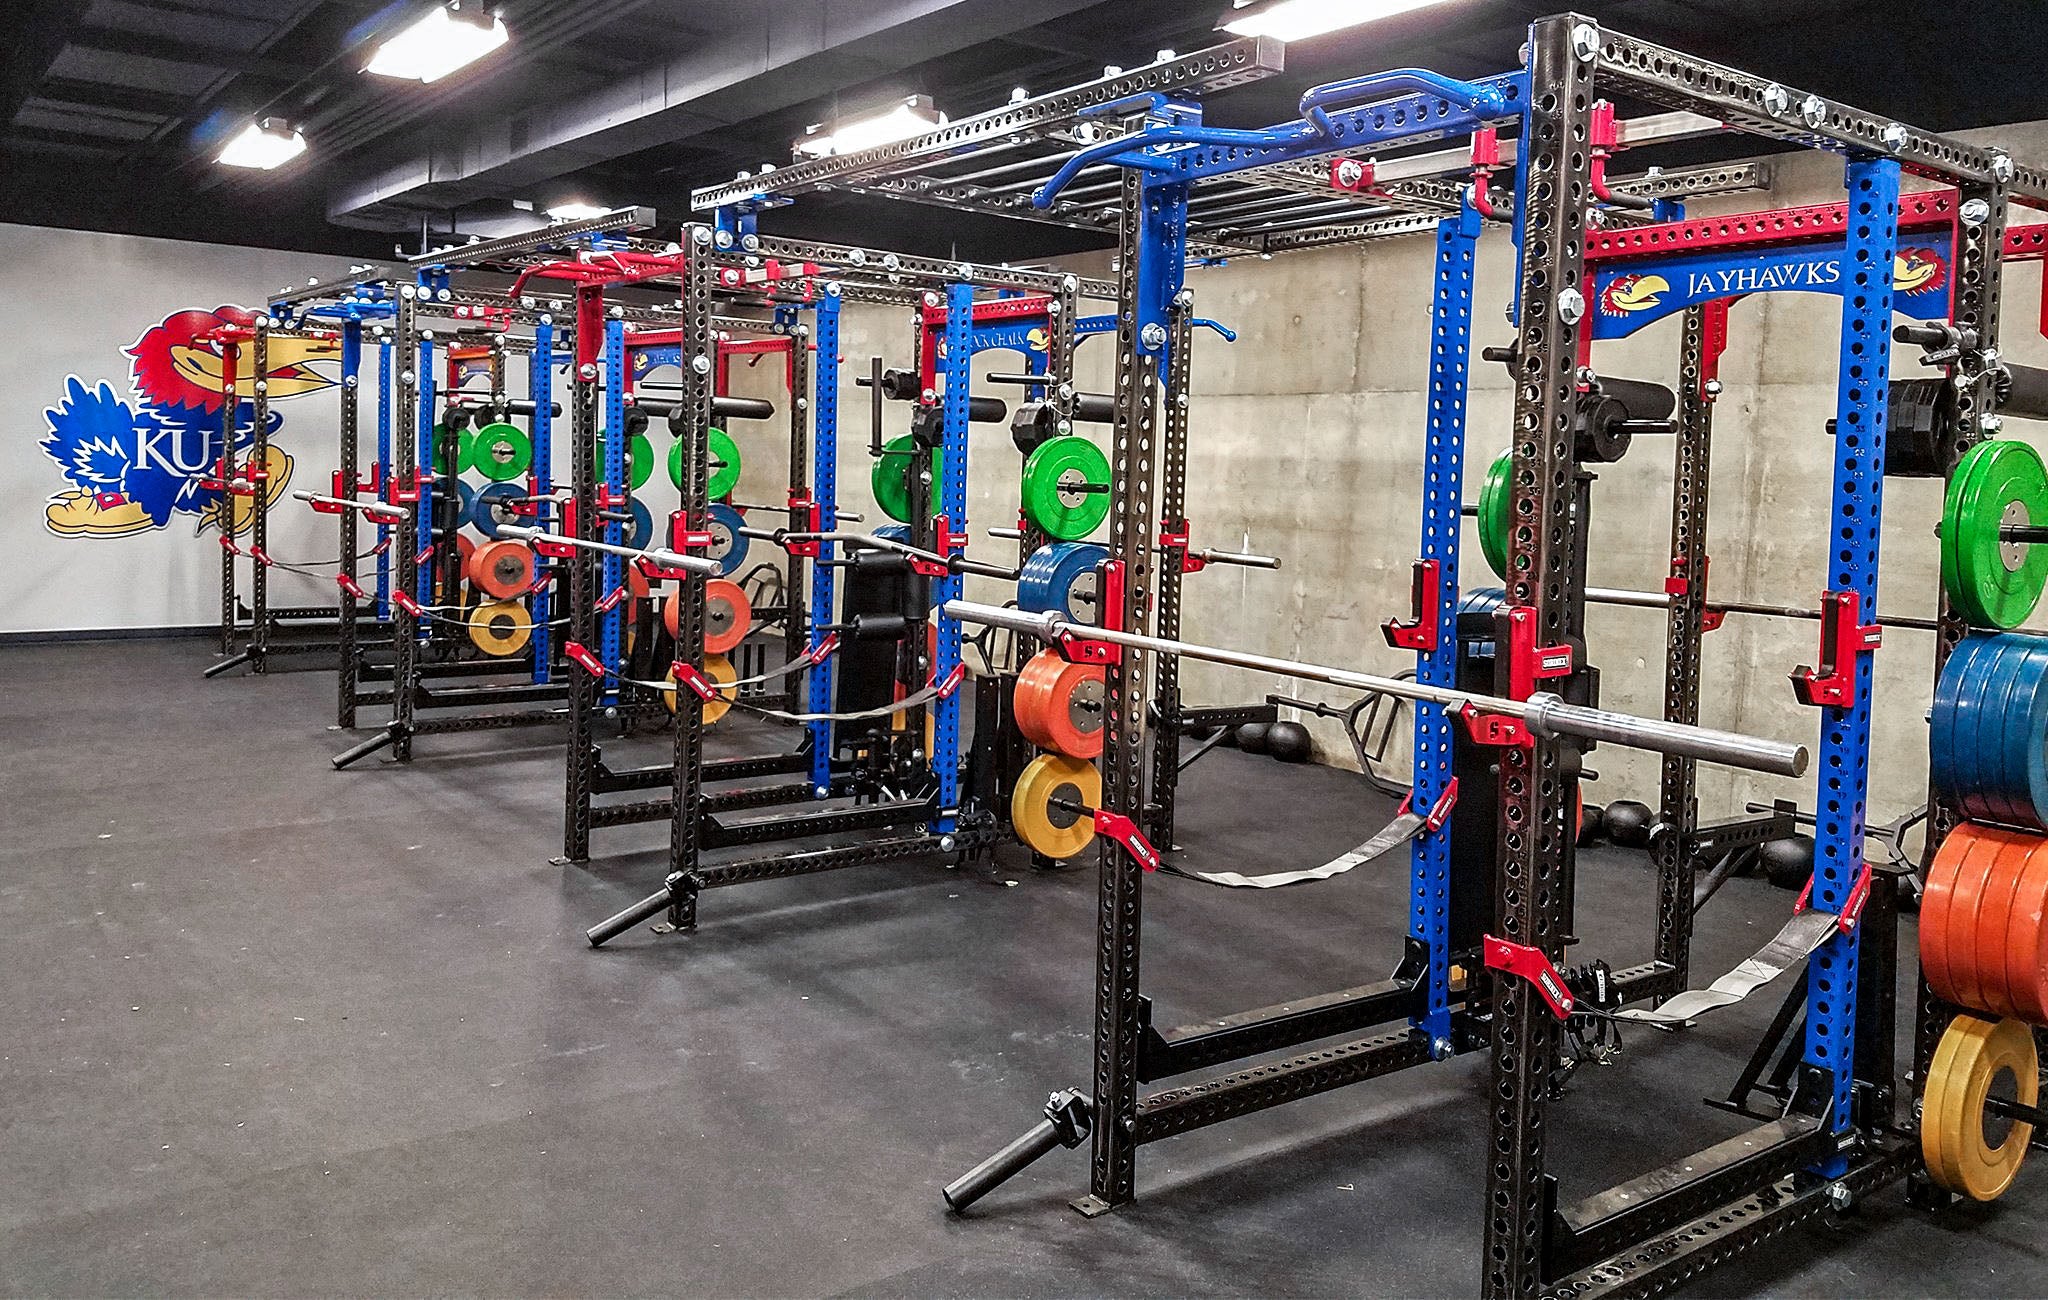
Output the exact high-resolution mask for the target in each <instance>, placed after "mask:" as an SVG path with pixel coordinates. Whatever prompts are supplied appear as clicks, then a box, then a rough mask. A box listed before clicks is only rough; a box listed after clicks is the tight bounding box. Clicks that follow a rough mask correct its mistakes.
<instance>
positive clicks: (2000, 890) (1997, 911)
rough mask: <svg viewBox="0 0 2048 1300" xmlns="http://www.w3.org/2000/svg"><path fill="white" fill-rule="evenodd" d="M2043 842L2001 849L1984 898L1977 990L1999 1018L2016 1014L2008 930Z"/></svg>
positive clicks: (2028, 842) (2024, 843) (1979, 927)
mask: <svg viewBox="0 0 2048 1300" xmlns="http://www.w3.org/2000/svg"><path fill="white" fill-rule="evenodd" d="M2039 844H2040V841H2038V840H2031V839H2030V840H2027V841H2021V842H2015V843H2012V844H2008V845H2006V846H2005V848H2004V849H2002V850H2000V852H1999V854H1998V860H1997V863H1996V865H1995V866H1994V867H1993V868H1992V872H1991V881H1990V886H1989V891H1988V892H1987V893H1986V894H1985V896H1984V910H1983V912H1982V913H1981V914H1980V915H1979V916H1978V918H1977V938H1976V967H1977V991H1978V994H1979V995H1980V996H1981V997H1982V998H1983V999H1984V1006H1985V1009H1986V1010H1988V1011H1990V1012H1991V1013H1992V1014H1993V1015H1997V1016H2010V1015H2012V1014H2013V1001H2012V991H2011V987H2010V983H2011V981H2010V979H2009V978H2008V976H2007V974H2006V971H2007V967H2008V965H2009V964H2010V963H2009V962H2008V960H2007V958H2008V957H2009V955H2010V953H2009V949H2008V947H2007V945H2008V943H2009V939H2008V937H2007V936H2008V930H2009V927H2010V926H2011V924H2012V913H2013V906H2014V904H2015V902H2017V900H2018V898H2019V893H2020V890H2021V888H2022V887H2023V884H2024V882H2025V880H2026V876H2027V871H2028V869H2029V868H2030V867H2031V866H2033V861H2034V856H2035V855H2034V850H2035V849H2036V848H2037V847H2039Z"/></svg>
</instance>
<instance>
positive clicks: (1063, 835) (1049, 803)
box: [1010, 754, 1102, 859]
mask: <svg viewBox="0 0 2048 1300" xmlns="http://www.w3.org/2000/svg"><path fill="white" fill-rule="evenodd" d="M1101 805H1102V774H1101V773H1100V772H1097V771H1096V770H1095V765H1094V764H1093V763H1090V762H1087V761H1085V760H1083V759H1078V758H1068V757H1067V756H1066V755H1064V754H1040V755H1039V756H1038V757H1037V758H1034V759H1032V760H1031V761H1030V762H1029V763H1026V764H1025V765H1024V770H1023V771H1022V772H1021V773H1019V774H1018V776H1017V788H1016V789H1015V790H1014V791H1012V792H1011V794H1010V828H1011V829H1012V830H1014V831H1016V832H1017V838H1018V839H1020V840H1023V841H1024V843H1025V845H1026V846H1027V847H1029V848H1030V849H1031V850H1032V851H1033V852H1036V853H1042V854H1044V855H1045V856H1046V857H1048V858H1060V859H1066V858H1071V857H1073V856H1075V855H1076V854H1078V853H1080V852H1081V850H1083V849H1085V848H1087V847H1088V846H1089V844H1091V843H1092V842H1094V839H1095V817H1094V814H1093V811H1092V810H1093V809H1095V808H1099V807H1101Z"/></svg>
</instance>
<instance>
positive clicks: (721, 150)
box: [0, 0, 2048, 257]
mask: <svg viewBox="0 0 2048 1300" xmlns="http://www.w3.org/2000/svg"><path fill="white" fill-rule="evenodd" d="M421 3H423V0H11V3H10V4H9V5H8V17H9V18H10V19H11V20H12V21H11V23H10V24H9V28H10V31H9V36H10V38H11V39H10V41H9V43H8V44H7V45H6V46H5V47H4V48H0V220H5V221H16V222H29V223H35V224H43V225H58V226H71V227H80V228H87V229H102V230H117V231H127V232H132V233H139V234H153V235H165V236H171V237H176V238H187V239H207V240H216V241H220V242H228V243H244V244H251V245H261V246H269V247H283V248H303V249H310V250H317V251H326V252H335V253H344V254H349V255H364V256H373V255H385V254H388V253H390V252H391V250H392V245H393V242H394V238H395V237H396V236H395V234H394V232H393V231H392V230H388V229H387V230H381V231H380V230H364V229H356V228H351V227H349V226H345V225H339V224H335V223H333V222H330V221H329V219H328V211H329V203H330V198H331V196H332V195H333V194H334V192H335V191H336V189H337V188H338V187H339V186H341V185H343V184H344V183H346V182H348V181H350V180H356V181H360V180H361V178H362V177H364V176H366V175H371V174H374V173H375V172H376V171H377V170H378V169H379V168H382V167H384V166H387V165H390V163H391V162H392V161H393V160H394V159H398V158H401V157H403V156H405V155H406V153H407V151H409V150H410V151H415V152H416V151H418V150H419V149H421V148H422V145H421V143H420V142H421V141H422V140H431V141H437V142H446V141H459V140H460V139H461V138H462V137H463V133H464V132H466V131H471V130H474V129H477V128H479V127H481V126H483V125H485V124H488V123H490V122H492V121H494V120H501V119H503V118H505V117H506V116H507V115H508V114H512V113H516V112H519V111H521V110H522V109H523V108H525V107H527V106H530V105H532V104H533V103H535V102H536V101H537V100H543V101H549V102H560V101H566V100H570V99H573V98H575V97H577V96H580V95H587V94H590V93H593V92H598V91H601V90H603V89H604V88H605V87H607V86H610V85H614V84H617V83H621V82H624V81H625V80H626V79H629V78H631V77H633V76H634V75H635V74H638V73H646V72H648V71H649V70H651V69H655V68H658V67H660V66H661V65H662V64H663V63H665V62H666V61H667V60H669V59H671V58H674V57H676V56H678V55H679V54H681V53H683V52H685V51H687V50H688V49H689V48H690V47H691V43H692V41H693V40H695V39H697V38H698V37H699V36H700V35H701V34H703V33H705V32H708V31H713V30H715V29H716V26H717V24H718V23H719V21H720V15H721V14H722V13H730V12H732V11H731V10H730V9H729V8H728V7H727V6H726V5H724V4H707V3H700V2H697V0H502V4H501V5H500V6H499V8H500V10H501V12H502V14H503V16H504V18H505V21H506V23H507V25H508V27H510V28H511V30H512V32H513V36H514V39H513V42H512V44H511V45H510V46H508V47H507V48H506V49H505V50H503V51H500V52H499V53H498V54H496V55H494V56H493V57H492V58H491V59H489V60H487V61H486V62H484V63H482V64H480V65H478V66H477V67H475V68H473V69H471V70H469V71H468V72H466V73H461V74H457V75H456V76H454V77H451V78H448V79H447V80H446V81H444V82H442V83H439V84H437V85H433V86H420V85H414V84H411V83H402V82H394V81H390V80H387V79H384V78H375V77H368V76H365V75H363V74H362V73H360V71H358V69H359V67H360V65H361V63H362V62H363V60H364V59H365V58H366V56H367V54H368V51H369V49H370V48H371V47H372V46H373V45H374V43H375V38H376V37H377V36H378V35H379V34H380V33H383V32H386V31H389V30H391V28H392V27H393V25H394V24H396V23H400V22H403V21H406V20H408V19H409V17H410V16H411V14H413V13H415V12H417V10H418V8H419V6H420V4H421ZM1226 3H1227V0H1097V2H1095V3H1092V4H1091V3H1087V2H1086V0H1082V2H1081V3H1079V4H1074V5H1069V6H1068V8H1070V9H1072V10H1074V12H1071V13H1069V14H1067V15H1066V16H1065V17H1062V18H1059V19H1058V20H1056V21H1051V22H1043V23H1039V24H1037V25H1035V26H1029V27H1024V28H1021V29H1018V30H1014V31H1010V32H1008V33H1006V34H1002V35H1000V36H998V37H996V38H994V39H988V40H985V41H982V42H981V43H979V44H974V45H970V46H968V47H967V48H966V49H964V50H962V51H959V52H957V53H953V54H949V55H947V56H945V57H943V58H936V59H926V60H924V61H922V62H912V63H908V64H907V66H893V65H889V63H888V61H887V60H886V59H884V60H881V61H880V64H879V65H878V61H877V59H876V58H875V57H874V55H873V52H872V51H869V52H867V53H865V54H863V55H862V56H861V58H862V60H863V62H862V64H861V67H860V71H861V72H862V73H863V74H867V73H870V72H872V75H863V77H862V78H861V79H860V80H858V81H857V82H856V83H855V84H853V85H851V86H848V87H846V88H844V89H842V90H841V91H840V93H839V94H838V95H836V96H828V97H825V98H823V99H819V100H813V101H811V102H808V103H802V104H798V105H795V106H793V107H789V108H784V109H777V110H775V111H769V112H764V113H759V114H756V115H753V116H750V117H745V118H743V119H742V120H738V121H734V122H730V123H727V124H723V125H715V124H714V125H712V126H710V127H709V129H700V130H697V131H696V132H695V133H693V134H691V135H689V136H688V138H686V139H682V140H679V141H677V142H676V143H670V144H660V145H656V146H654V147H649V148H642V149H640V150H639V151H638V152H634V153H629V154H625V155H623V156H619V157H612V158H609V159H608V160H606V161H601V162H596V163H591V162H589V160H588V159H587V158H585V159H575V158H574V157H573V151H570V157H571V158H572V160H573V161H571V162H570V163H568V164H565V165H568V166H570V167H572V168H573V169H572V170H568V171H566V172H565V173H564V174H563V175H562V176H560V177H559V178H556V179H555V180H554V181H553V182H552V183H551V184H550V186H549V188H550V190H551V191H552V192H554V193H567V192H577V193H581V194H587V195H588V196H589V197H590V198H592V199H594V200H596V201H599V202H607V203H622V204H623V203H638V204H645V205H650V206H654V207H656V208H658V209H659V210H660V212H661V214H662V216H663V218H664V220H666V221H670V222H673V221H677V220H680V219H682V218H684V217H686V216H687V214H688V211H689V207H688V195H689V191H690V190H691V189H692V188H694V187H696V186H700V185H705V184H710V183H713V182H718V181H723V180H727V179H730V178H731V177H732V176H733V175H734V173H735V172H736V171H738V170H741V169H752V168H755V167H757V166H758V165H759V164H761V163H762V162H764V161H767V162H781V161H785V160H786V159H787V156H788V146H789V141H790V140H791V139H792V138H794V137H795V136H796V135H798V134H800V133H801V131H802V130H803V128H804V127H805V126H806V125H808V124H809V123H812V122H817V121H821V120H829V119H830V118H831V117H832V115H833V109H834V104H835V102H846V103H864V102H872V101H873V100H874V99H875V98H877V97H879V96H884V95H889V94H905V93H911V92H921V93H925V94H928V95H930V96H931V97H932V99H933V101H934V102H935V103H936V104H937V105H938V106H939V107H940V108H941V109H944V110H946V111H947V112H949V113H951V114H952V115H953V116H956V117H958V116H965V115H968V114H971V113H974V112H978V111H981V110H983V109H986V108H990V107H993V106H995V105H998V104H1001V103H1002V102H1003V101H1004V100H1006V99H1007V98H1008V96H1009V92H1010V89H1011V88H1012V87H1013V86H1024V87H1027V88H1029V89H1031V90H1033V91H1044V90H1049V89H1053V88H1055V87H1058V86H1060V85H1063V84H1068V83H1071V82H1075V81H1081V80H1085V79H1088V78H1090V77H1093V76H1096V75H1099V74H1100V72H1101V70H1102V67H1103V66H1104V65H1105V64H1123V65H1133V66H1134V65H1137V64H1141V63H1144V62H1146V61H1148V60H1149V59H1150V58H1151V57H1152V55H1153V53H1154V51H1156V50H1158V49H1161V48H1168V47H1170V48H1174V49H1178V50H1181V51H1183V52H1185V51H1188V50H1192V49H1197V48H1199V47H1201V46H1202V45H1204V44H1209V43H1213V42H1214V41H1215V40H1217V39H1219V38H1218V37H1217V36H1216V34H1215V33H1213V31H1212V30H1211V29H1212V26H1213V23H1214V21H1215V18H1216V15H1217V13H1218V12H1219V11H1220V10H1221V9H1222V8H1223V7H1224V5H1225V4H1226ZM839 7H840V8H841V9H844V8H848V7H854V8H857V7H858V6H848V5H845V4H842V5H840V6H839ZM1559 7H1561V6H1559V5H1557V4H1544V3H1534V2H1532V0H1449V3H1446V4H1444V5H1442V6H1440V7H1437V8H1434V9H1428V10H1423V11H1420V12H1417V13H1414V14H1411V15H1406V16H1403V17H1400V18H1395V19H1390V20H1387V21H1385V22H1382V23H1378V24H1375V25H1373V26H1370V27H1366V28H1361V29H1356V30H1354V31H1351V32H1347V33H1340V34H1336V35H1333V36H1329V37H1324V38H1321V39H1318V40H1315V41H1311V42H1305V43H1302V44H1299V45H1296V46H1293V47H1291V48H1290V49H1289V51H1288V70H1287V73H1286V74H1285V75H1284V76H1282V77H1279V78H1275V79H1273V80H1271V81H1268V82H1264V83H1260V84H1257V85H1253V86H1249V87H1245V88H1243V89H1241V90H1238V91H1235V92H1232V93H1230V94H1229V95H1226V96H1222V97H1220V98H1218V99H1217V100H1215V101H1213V102H1212V103H1211V104H1210V105H1209V116H1210V119H1211V120H1212V121H1215V122H1218V123H1222V124H1227V125H1256V124H1264V123H1267V122H1274V121H1281V120H1285V119H1287V118H1289V117H1291V116H1293V111H1294V110H1293V104H1294V101H1295V100H1296V98H1298V96H1299V94H1300V92H1301V90H1302V89H1303V88H1304V87H1305V86H1307V85H1310V84H1313V83H1315V82H1317V81H1322V80H1328V79H1331V78H1334V77H1338V76H1349V75H1354V74H1357V73H1360V72H1366V71H1372V70H1375V69H1378V68H1385V67H1399V66H1409V65H1420V66H1427V67H1431V68H1435V69H1438V70H1440V71H1444V72H1447V73H1451V74H1453V75H1470V74H1478V73H1484V72H1493V71H1500V70H1502V69H1504V68H1506V67H1508V66H1509V65H1510V64H1511V63H1512V62H1513V60H1514V58H1515V56H1516V50H1517V47H1518V46H1519V44H1520V42H1521V39H1522V33H1523V30H1524V29H1525V27H1526V26H1527V24H1528V22H1529V20H1530V19H1532V18H1535V17H1539V16H1542V15H1543V14H1545V13H1550V12H1555V11H1556V10H1557V9H1558V8H1559ZM1579 9H1580V10H1581V11H1582V12H1585V13H1587V14H1589V15H1591V16H1593V17H1595V18H1598V19H1599V20H1601V21H1602V22H1603V23H1606V24H1609V25H1611V26H1613V27H1616V28H1619V29H1622V30H1625V31H1629V32H1632V33H1634V34H1637V35H1641V36H1644V37H1648V38H1650V39H1653V40H1659V41H1664V42H1667V43H1671V44H1676V45H1679V46H1681V47H1683V48H1686V49H1688V50H1691V51H1693V52H1695V53H1698V54H1701V55H1704V56H1707V57H1709V58H1715V59H1719V60H1722V61H1725V62H1729V63H1734V64H1737V65H1739V66H1742V67H1745V68H1748V69H1750V70H1752V71H1755V72H1757V73H1760V74H1762V75H1766V76H1770V77H1774V78H1777V79H1780V80H1783V81H1786V82H1787V83H1789V84H1794V85H1798V86H1800V87H1802V88H1806V89H1812V90H1816V91H1819V92H1821V93H1823V94H1827V95H1830V96H1833V97H1836V98H1840V99H1844V100H1847V101H1848V102H1851V103H1854V104H1857V105H1859V106H1862V107H1866V108H1869V109H1871V110H1873V111H1877V112H1882V113H1886V114H1889V115H1892V116H1896V117H1899V118H1901V119H1904V120H1907V121H1911V122H1914V123H1916V124H1918V125H1922V126H1926V127H1931V128H1934V129H1938V130H1959V129H1965V128H1969V127H1977V126H1986V125H1992V124H1996V123H2004V122H2014V121H2030V120H2036V119H2041V118H2048V79H2044V78H2043V77H2042V76H2041V75H2040V73H2039V71H2038V68H2039V62H2038V51H2040V50H2042V49H2044V48H2048V4H2044V3H2042V2H2041V0H1967V2H1966V3H1961V4H1955V5H1950V6H1945V7H1943V6H1934V5H1929V4H1926V3H1924V2H1923V3H1918V4H1905V3H1897V2H1895V0H1687V2H1684V3H1680V2H1679V0H1613V2H1612V3H1585V4H1581V5H1580V6H1579ZM924 21H927V22H932V23H942V22H945V21H946V18H945V16H944V15H940V16H937V17H933V18H929V19H926V20H924ZM827 57H829V56H827ZM263 112H270V113H274V114H277V115H279V116H283V117H287V118H289V119H290V120H292V121H294V122H297V123H299V124H301V125H302V127H303V129H304V130H305V132H306V135H307V138H308V140H309V141H311V143H312V149H311V152H310V153H309V154H308V155H307V156H306V157H305V158H303V159H301V160H300V161H298V162H296V163H294V164H292V165H291V166H289V167H287V168H285V169H283V170H281V171H279V172H277V173H274V174H270V173H246V172H235V171H232V170H231V169H225V168H222V167H219V166H218V165H216V164H215V163H213V162H212V161H211V158H212V155H213V153H214V152H215V151H217V150H218V148H219V144H220V141H221V138H222V137H223V135H224V133H226V132H227V131H228V130H229V129H231V128H232V129H239V127H240V126H241V125H242V123H244V122H246V121H247V120H248V118H249V117H250V116H252V115H254V114H258V113H263ZM535 188H536V187H535V185H534V183H533V181H532V178H531V177H528V178H527V179H526V180H525V181H523V182H522V183H521V185H520V187H519V188H518V189H516V190H508V191H507V192H505V193H502V194H499V195H497V196H496V197H495V199H494V200H492V201H493V202H496V203H498V204H499V205H500V207H501V208H502V213H503V214H509V212H510V209H509V207H505V206H503V205H504V204H505V203H506V202H507V201H510V200H513V199H528V200H531V199H532V198H534V197H535V193H534V191H535ZM383 215H384V216H385V217H387V218H388V216H389V213H388V212H386V213H384V214H383ZM408 219H410V220H413V221H418V220H421V219H424V221H425V222H426V223H427V224H428V225H429V226H431V227H432V228H433V229H435V230H446V229H448V228H450V225H451V223H454V224H465V223H467V222H469V221H471V220H473V219H478V210H473V209H468V208H466V209H464V210H463V211H462V212H460V213H450V212H446V211H433V210H431V209H428V210H423V211H419V212H417V213H414V214H412V215H411V216H410V217H409V218H408ZM500 219H503V217H502V215H501V217H500ZM768 224H770V225H771V226H772V227H773V228H775V229H779V230H786V231H790V232H792V233H807V234H817V235H838V236H841V237H866V238H869V239H872V240H874V241H875V242H882V243H889V244H891V245H892V246H899V247H904V248H907V249H912V250H916V251H926V250H929V251H943V250H950V249H953V248H956V247H957V249H958V251H960V252H961V253H963V254H964V255H968V256H975V257H991V256H1005V255H1007V256H1032V255H1040V254H1044V253H1050V252H1055V251H1060V250H1061V249H1064V248H1071V247H1076V246H1084V245H1085V244H1086V243H1087V242H1088V240H1087V237H1085V236H1075V235H1073V234H1071V233H1070V232H1064V231H1058V230H1053V229H1044V230H1039V229H1034V228H1027V227H1019V226H1017V225H1014V224H1011V223H995V227H996V228H991V225H990V223H989V222H988V221H986V220H984V221H965V220H961V219H959V218H956V217H954V216H953V215H952V214H948V213H944V212H937V211H932V210H928V209H918V208H912V207H907V206H904V205H886V207H883V208H881V209H880V210H878V207H877V205H876V204H874V203H872V202H871V201H866V200H860V199H856V198H852V197H836V196H818V197H817V198H815V199H806V200H805V201H804V202H803V203H801V204H799V205H797V207H796V208H795V209H792V210H789V211H788V212H786V213H779V214H776V215H775V216H774V217H773V219H772V220H771V221H770V222H769V223H768ZM878 229H881V230H887V231H888V232H889V234H888V237H886V238H884V237H881V236H879V235H877V234H876V233H875V232H876V231H877V230H878ZM418 238H419V235H418V233H417V231H416V230H415V231H414V232H412V233H411V234H409V235H408V236H407V237H406V242H407V244H408V245H409V246H411V245H414V244H416V243H417V241H418ZM1077 240H1078V241H1079V243H1078V244H1077V242H1076V241H1077Z"/></svg>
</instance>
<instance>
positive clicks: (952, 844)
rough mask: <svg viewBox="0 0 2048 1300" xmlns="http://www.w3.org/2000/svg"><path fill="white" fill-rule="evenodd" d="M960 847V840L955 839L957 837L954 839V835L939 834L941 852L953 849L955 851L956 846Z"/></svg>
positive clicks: (949, 851)
mask: <svg viewBox="0 0 2048 1300" xmlns="http://www.w3.org/2000/svg"><path fill="white" fill-rule="evenodd" d="M958 847H959V842H958V841H957V840H955V839H954V838H953V837H952V836H950V835H941V836H939V852H941V853H951V852H952V851H953V850H954V849H956V848H958Z"/></svg>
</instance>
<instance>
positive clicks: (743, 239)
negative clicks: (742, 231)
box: [740, 235, 761, 253]
mask: <svg viewBox="0 0 2048 1300" xmlns="http://www.w3.org/2000/svg"><path fill="white" fill-rule="evenodd" d="M760 246H761V237H760V236H759V235H741V236H740V247H741V248H744V249H746V250H747V251H748V252H750V253H751V252H753V251H754V250H755V249H757V248H759V247H760Z"/></svg>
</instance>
